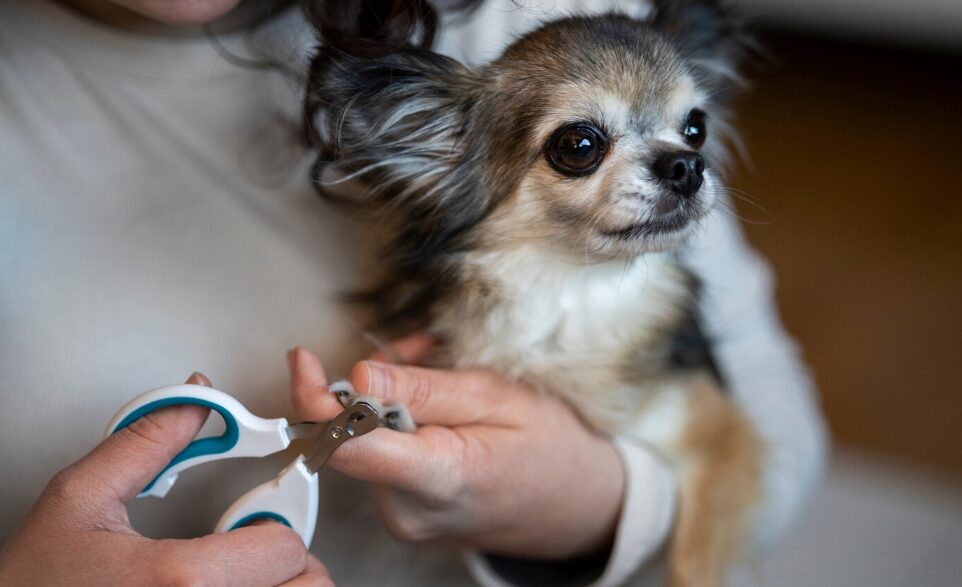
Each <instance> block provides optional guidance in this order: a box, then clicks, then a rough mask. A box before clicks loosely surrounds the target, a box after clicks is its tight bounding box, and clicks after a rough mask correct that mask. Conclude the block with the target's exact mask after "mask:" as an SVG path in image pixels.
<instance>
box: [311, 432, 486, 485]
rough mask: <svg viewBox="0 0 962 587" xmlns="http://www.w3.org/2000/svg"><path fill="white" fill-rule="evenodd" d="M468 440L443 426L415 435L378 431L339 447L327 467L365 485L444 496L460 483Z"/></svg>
mask: <svg viewBox="0 0 962 587" xmlns="http://www.w3.org/2000/svg"><path fill="white" fill-rule="evenodd" d="M468 440H469V439H468V438H467V437H466V435H464V434H458V433H457V432H455V431H454V430H452V429H451V428H446V427H443V426H422V427H421V428H418V431H417V432H416V433H415V434H409V433H406V432H396V431H394V430H389V429H387V428H378V429H376V430H374V431H372V432H370V433H369V434H365V435H364V436H361V437H359V438H355V439H353V440H351V441H350V442H345V443H344V444H342V445H341V446H340V447H339V448H338V449H337V450H336V451H335V452H334V454H333V455H331V457H330V459H329V460H328V462H327V464H328V465H329V466H330V467H332V468H334V469H336V470H337V471H340V472H341V473H344V474H345V475H348V476H350V477H354V478H356V479H360V480H362V481H367V482H368V483H374V484H376V485H383V486H387V487H391V488H393V489H399V490H402V491H410V492H414V493H419V494H425V493H428V494H438V495H446V494H447V493H448V489H449V488H451V487H453V486H455V485H457V483H458V482H459V480H460V479H459V472H460V469H459V467H461V466H463V465H464V463H463V462H462V460H463V459H462V457H463V456H464V454H465V444H464V443H465V442H466V441H468Z"/></svg>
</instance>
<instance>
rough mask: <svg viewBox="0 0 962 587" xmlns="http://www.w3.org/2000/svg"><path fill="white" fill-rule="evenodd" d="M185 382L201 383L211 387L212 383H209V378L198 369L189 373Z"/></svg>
mask: <svg viewBox="0 0 962 587" xmlns="http://www.w3.org/2000/svg"><path fill="white" fill-rule="evenodd" d="M187 383H192V384H194V385H203V386H205V387H213V384H211V382H210V379H208V378H207V376H206V375H204V374H203V373H201V372H200V371H194V372H193V373H191V374H190V377H188V378H187Z"/></svg>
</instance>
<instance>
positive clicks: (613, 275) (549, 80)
mask: <svg viewBox="0 0 962 587" xmlns="http://www.w3.org/2000/svg"><path fill="white" fill-rule="evenodd" d="M747 48H748V43H747V42H746V37H745V35H744V33H743V27H742V25H741V21H740V20H739V19H738V18H737V17H736V16H735V15H733V14H732V13H731V12H730V11H729V10H728V9H727V8H726V7H725V6H723V5H722V4H721V3H720V2H717V1H713V0H660V1H657V2H655V6H654V12H653V14H652V15H651V16H650V17H649V18H648V19H647V20H638V19H634V18H629V17H627V16H623V15H617V14H610V15H604V16H595V17H568V18H563V19H560V20H557V21H554V22H550V23H548V24H545V25H544V26H542V27H541V28H539V29H537V30H535V31H533V32H531V33H529V34H527V35H525V36H523V37H521V38H520V39H518V40H517V41H516V42H514V43H513V44H512V45H510V46H509V47H508V48H507V49H506V50H505V51H504V53H503V54H502V56H501V57H500V58H498V59H497V60H496V61H494V62H492V63H490V64H487V65H484V66H481V67H478V68H474V69H471V68H468V67H466V66H464V65H462V64H461V63H459V62H457V61H455V60H453V59H450V58H447V57H444V56H441V55H439V54H436V53H434V52H431V51H429V50H425V49H422V48H416V47H413V46H407V47H404V48H402V49H400V50H397V51H395V52H392V53H390V54H387V55H380V56H356V55H351V54H348V53H346V52H343V51H340V50H338V49H336V48H330V47H320V48H319V49H318V52H317V54H316V55H315V57H314V59H313V61H312V64H311V71H310V78H309V81H308V94H307V97H306V100H305V105H304V107H305V120H306V121H307V122H308V125H309V131H310V133H311V134H312V136H315V137H316V142H315V144H316V147H317V149H318V152H319V156H318V160H317V163H316V164H315V166H314V171H313V174H314V179H315V184H316V185H317V187H318V189H319V190H320V191H321V193H322V194H323V195H325V196H326V197H327V198H329V199H331V200H334V201H336V202H339V203H341V204H345V205H349V206H351V207H353V208H355V209H359V210H362V211H364V212H367V213H370V214H371V215H372V216H373V217H374V218H376V219H377V221H378V222H379V223H381V224H382V225H385V226H388V227H389V228H390V233H391V240H390V243H389V245H388V246H387V247H386V249H385V251H386V253H385V255H384V258H383V261H384V266H385V267H386V268H387V269H388V273H389V274H388V275H387V276H386V277H385V279H384V280H383V282H382V283H381V284H380V285H379V286H378V287H376V288H375V289H373V290H371V291H368V292H366V294H365V295H364V299H366V300H367V301H369V302H372V303H373V307H374V314H375V321H376V324H377V326H378V327H379V328H380V330H381V331H383V332H386V333H393V334H398V333H404V332H410V331H412V330H427V331H428V332H430V333H432V334H434V335H435V336H436V337H437V338H438V339H439V341H441V346H440V349H439V351H438V354H437V355H436V356H435V357H434V359H433V362H434V363H436V364H439V365H444V366H449V367H455V368H458V367H472V368H477V367H482V368H489V369H493V370H495V371H498V372H500V373H501V374H503V375H505V376H507V377H510V378H515V379H519V380H524V381H525V382H527V383H529V384H530V385H532V386H533V387H535V388H537V389H539V390H544V391H547V392H550V393H554V394H557V395H558V396H560V397H562V398H564V399H565V400H566V401H567V402H569V403H570V404H571V405H572V406H573V407H574V408H575V409H576V410H577V412H578V413H579V414H580V415H581V416H582V417H583V418H584V420H585V421H586V422H587V423H588V424H589V425H591V426H593V427H594V428H596V429H597V430H599V431H605V432H615V433H617V434H620V435H624V436H627V437H631V438H634V439H636V440H637V441H640V442H643V443H647V444H648V445H649V446H651V447H653V448H654V450H656V451H657V453H658V454H659V455H660V456H661V457H663V459H664V460H665V461H666V462H667V463H668V464H669V465H670V466H671V467H673V469H674V470H675V472H676V474H677V478H678V480H679V488H680V489H679V490H680V501H679V504H680V505H679V512H678V516H677V520H676V526H675V529H674V531H673V534H672V539H671V542H670V545H669V554H668V573H669V580H670V582H671V584H672V585H676V586H712V585H718V584H721V583H723V581H724V575H725V571H726V569H727V568H728V567H729V566H730V565H731V564H732V563H733V562H734V561H735V560H736V559H738V558H739V557H740V556H742V555H743V554H744V545H745V544H746V541H747V539H748V538H747V536H748V533H749V529H750V527H751V516H752V512H753V510H754V506H755V505H756V503H757V502H758V500H759V496H760V491H761V488H760V462H761V454H762V446H761V443H760V441H759V439H758V438H757V437H756V434H755V432H754V431H753V428H752V426H751V425H750V423H749V422H748V420H747V418H746V417H745V416H744V415H743V414H742V412H741V411H740V410H739V409H738V407H737V406H736V405H735V404H734V402H733V401H732V400H731V399H730V398H729V397H728V396H727V395H726V394H725V392H724V386H723V383H722V382H721V378H720V376H719V374H718V370H717V369H715V367H714V363H713V361H712V360H711V353H710V344H709V343H708V341H707V340H706V337H705V336H704V335H703V334H702V332H701V329H700V327H699V319H700V317H699V314H698V293H699V282H698V278H697V276H696V275H694V274H693V273H692V271H691V270H690V269H688V268H687V267H686V266H685V263H684V254H683V252H684V248H685V245H686V242H687V241H688V240H689V239H690V238H691V237H692V236H693V235H694V234H696V233H697V231H698V230H699V226H700V225H701V223H702V221H703V220H704V219H705V218H706V217H707V215H708V214H709V212H710V211H711V210H712V209H713V207H714V206H715V205H716V203H717V201H718V199H719V197H720V196H721V194H722V192H723V190H724V189H725V188H724V185H723V182H722V177H721V172H720V169H721V167H722V163H723V162H724V160H725V156H726V149H725V147H724V145H725V141H724V140H723V138H724V136H725V135H726V134H727V133H728V131H729V128H728V126H729V125H728V120H729V115H728V112H727V110H726V104H727V101H728V97H729V96H730V94H731V93H732V90H733V89H734V88H735V87H736V86H737V85H738V76H737V73H736V72H737V66H738V64H739V61H740V60H741V59H742V57H743V56H744V55H745V54H746V53H747Z"/></svg>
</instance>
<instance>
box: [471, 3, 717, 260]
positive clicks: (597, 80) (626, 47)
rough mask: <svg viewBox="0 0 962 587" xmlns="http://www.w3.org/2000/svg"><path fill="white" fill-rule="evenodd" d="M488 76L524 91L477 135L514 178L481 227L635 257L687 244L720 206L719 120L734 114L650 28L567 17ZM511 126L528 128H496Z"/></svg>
mask: <svg viewBox="0 0 962 587" xmlns="http://www.w3.org/2000/svg"><path fill="white" fill-rule="evenodd" d="M481 75H482V76H483V77H484V78H486V83H484V84H483V87H484V88H485V91H486V92H488V93H490V94H493V95H494V96H495V97H496V96H497V95H499V94H500V95H507V96H512V97H513V99H512V100H501V103H502V106H501V108H500V109H496V110H495V109H492V110H491V111H490V112H488V114H489V117H488V121H487V122H488V124H487V125H485V126H486V128H487V129H490V130H489V131H488V132H487V133H485V135H484V136H481V137H477V138H476V139H475V140H477V141H478V142H482V141H487V142H489V143H490V144H489V145H488V146H487V149H486V151H487V152H488V153H490V157H491V164H490V165H491V167H493V168H495V169H498V170H500V172H501V173H502V174H504V175H506V176H511V177H513V178H514V180H515V181H514V183H515V186H514V189H513V190H511V191H510V193H509V194H507V195H506V196H505V197H504V198H503V199H502V200H501V202H500V203H499V205H498V206H497V208H496V210H495V211H494V212H493V213H492V214H491V216H490V217H489V218H488V219H486V220H485V221H484V222H483V223H482V225H481V229H482V230H483V231H484V233H483V234H482V235H481V236H482V237H484V238H485V239H486V240H488V241H496V240H501V241H504V242H507V241H509V240H514V241H515V242H517V241H519V240H531V239H535V240H539V241H545V242H547V244H549V245H550V246H552V247H553V248H554V249H555V250H559V249H560V250H564V251H565V252H572V253H576V254H578V255H580V256H584V257H587V258H590V259H593V260H598V259H602V260H603V259H606V258H611V257H619V256H634V255H637V254H639V253H644V252H649V251H660V250H665V249H670V248H672V247H674V246H676V245H677V244H678V243H680V242H682V241H683V240H684V239H685V238H686V237H687V236H688V235H690V234H691V233H692V231H693V230H694V229H695V227H696V226H697V225H698V221H699V220H701V219H702V218H704V217H705V215H706V214H707V213H708V212H709V211H710V210H711V208H712V205H713V204H714V201H715V198H716V195H717V193H718V191H719V190H720V189H721V183H720V181H719V179H718V176H717V174H716V173H715V171H714V164H715V159H716V157H717V156H718V151H719V144H718V141H717V140H716V139H715V137H713V136H712V134H713V133H712V128H711V127H712V123H713V119H714V118H718V119H719V120H723V116H721V115H720V113H718V107H717V105H716V104H715V103H714V102H713V101H712V100H711V96H710V94H709V92H710V88H709V87H706V86H705V85H704V84H702V83H700V80H699V78H698V77H697V72H696V71H695V70H694V69H693V68H692V67H691V66H690V65H689V64H687V63H686V62H685V60H684V58H683V57H682V55H681V54H680V53H679V52H678V50H677V49H675V48H674V47H672V46H671V44H670V43H669V42H667V39H666V38H665V37H664V36H663V35H660V34H658V33H657V32H655V31H653V30H652V29H651V27H650V26H648V25H646V24H643V23H638V22H635V21H630V20H628V19H623V18H621V19H608V20H591V21H584V20H574V21H562V22H560V23H556V24H554V25H550V26H548V27H546V28H544V29H541V30H539V31H537V32H535V33H533V34H531V35H529V36H527V37H525V38H523V39H521V40H520V41H518V42H517V43H516V44H515V45H514V46H512V47H511V48H510V49H509V50H508V51H507V52H506V54H505V55H504V57H502V58H501V60H499V61H498V62H497V63H495V64H493V65H492V66H491V67H489V68H486V69H485V70H483V71H482V72H481ZM495 97H491V98H488V100H489V101H491V102H494V101H495ZM491 113H493V115H492V114H491ZM510 127H515V128H522V127H523V128H524V129H525V132H524V133H522V134H521V136H518V137H517V139H518V140H512V141H504V142H501V141H499V139H500V136H499V135H500V134H501V133H500V132H494V133H492V132H491V130H494V129H499V128H504V129H508V128H510ZM506 134H508V133H506ZM509 136H510V135H509ZM499 142H500V144H499ZM519 162H523V164H521V165H519V164H518V163H519Z"/></svg>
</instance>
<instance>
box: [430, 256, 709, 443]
mask: <svg viewBox="0 0 962 587" xmlns="http://www.w3.org/2000/svg"><path fill="white" fill-rule="evenodd" d="M462 270H463V279H462V280H461V287H459V288H456V290H457V291H456V292H453V293H452V294H451V295H448V296H445V297H444V299H442V301H441V302H440V303H439V304H438V305H437V306H436V308H435V319H434V321H433V324H432V326H433V330H434V331H435V332H436V333H437V334H439V335H440V336H441V338H442V339H443V340H445V341H446V343H447V344H446V345H445V349H444V354H443V355H442V357H440V360H441V361H442V362H444V363H447V364H449V365H451V366H455V367H484V368H491V369H494V370H496V371H498V372H500V373H502V374H503V375H506V376H508V377H512V378H518V379H524V380H525V381H527V382H529V383H531V384H533V385H535V386H536V387H538V388H540V389H544V390H546V391H550V392H553V393H557V394H560V395H561V396H562V397H564V398H566V399H567V400H569V401H570V402H571V403H572V404H574V405H575V406H576V407H577V409H578V410H579V411H580V412H581V413H582V414H583V415H584V416H585V417H586V418H587V419H588V421H590V422H591V423H592V424H594V425H595V426H598V427H600V428H606V429H608V428H610V427H612V426H615V427H618V428H624V427H627V426H630V425H631V423H633V422H636V421H637V418H638V416H639V415H640V410H641V407H642V406H643V405H644V404H645V403H646V401H647V400H648V399H650V397H651V395H652V394H653V392H654V391H655V389H656V388H657V387H658V386H659V385H661V384H663V383H665V382H666V378H667V377H668V376H669V374H670V370H669V365H668V363H669V355H670V350H671V349H670V346H671V340H672V335H673V334H674V332H675V331H676V330H677V328H678V326H679V324H680V323H682V322H683V320H684V319H685V316H686V309H687V308H689V307H690V303H691V298H692V284H691V280H690V279H689V277H688V274H687V273H686V272H685V271H684V270H682V269H681V268H680V267H679V266H678V265H677V264H676V262H675V260H674V258H673V257H672V256H671V255H667V254H648V255H643V256H640V257H638V258H636V259H634V260H631V261H625V260H617V261H609V262H607V263H600V264H584V263H582V264H579V263H577V261H573V260H571V259H563V258H560V257H558V256H553V255H550V254H547V253H545V252H544V251H543V250H539V249H536V248H535V247H534V246H531V247H526V248H521V249H513V250H511V251H510V252H486V253H468V254H467V255H466V258H465V260H464V264H463V266H462Z"/></svg>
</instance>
